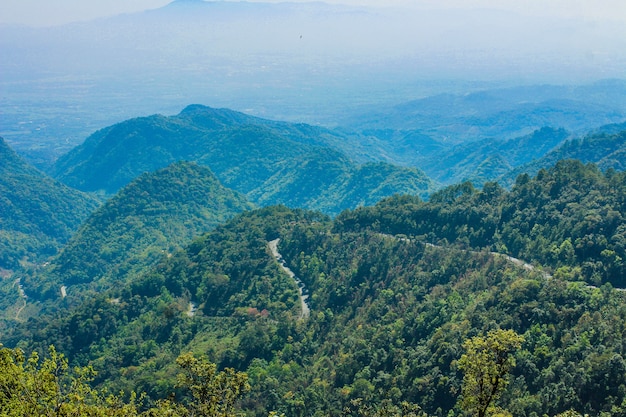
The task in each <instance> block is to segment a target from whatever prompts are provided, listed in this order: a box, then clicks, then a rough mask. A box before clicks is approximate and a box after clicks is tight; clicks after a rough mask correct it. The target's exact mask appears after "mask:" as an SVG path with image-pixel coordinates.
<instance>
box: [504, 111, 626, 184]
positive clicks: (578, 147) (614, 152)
mask: <svg viewBox="0 0 626 417" xmlns="http://www.w3.org/2000/svg"><path fill="white" fill-rule="evenodd" d="M564 159H577V160H580V161H582V162H584V163H594V164H597V165H598V166H599V167H600V168H601V169H602V170H608V169H614V170H616V171H624V170H626V123H621V124H613V125H609V126H606V127H603V128H599V129H598V133H594V134H590V135H587V136H584V137H581V138H574V139H569V140H567V141H565V142H564V143H562V144H561V145H560V146H558V147H556V148H555V149H553V150H552V151H550V152H548V153H546V154H545V155H544V156H542V157H541V158H537V159H536V160H534V161H531V162H528V163H526V164H524V165H522V166H520V167H517V168H516V169H513V170H511V171H510V172H508V173H507V174H506V175H503V176H502V177H501V178H500V179H499V180H500V181H501V182H502V183H503V184H507V185H509V184H512V183H513V182H514V181H515V178H516V177H517V176H518V175H519V174H521V173H528V174H530V175H535V174H536V173H537V172H538V171H539V170H540V169H541V168H544V167H548V166H551V165H554V164H556V163H557V162H558V161H561V160H564Z"/></svg>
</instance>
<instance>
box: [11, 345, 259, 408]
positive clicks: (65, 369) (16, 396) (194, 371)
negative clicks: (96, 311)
mask: <svg viewBox="0 0 626 417" xmlns="http://www.w3.org/2000/svg"><path fill="white" fill-rule="evenodd" d="M176 363H177V364H178V365H179V367H180V368H181V372H180V373H179V375H178V379H179V384H180V386H181V387H184V388H185V389H187V390H188V391H189V399H188V400H187V401H184V400H183V401H172V400H163V401H159V402H158V403H157V404H156V405H154V406H152V407H146V406H144V404H143V398H144V397H143V396H140V397H139V398H137V395H136V394H135V393H134V392H133V393H130V399H128V400H124V399H123V398H121V397H120V396H116V395H112V394H109V393H107V392H106V391H99V390H96V389H93V388H92V387H91V386H90V385H89V382H90V381H92V380H93V377H94V376H95V375H96V371H95V370H94V369H93V368H91V367H88V366H87V367H81V368H74V369H69V365H68V361H67V359H66V358H65V357H64V356H63V355H62V354H59V353H58V352H57V351H56V350H55V349H54V347H50V349H49V355H48V357H46V358H45V359H44V360H43V361H42V360H41V359H40V358H39V355H38V354H37V353H36V352H35V353H33V354H32V355H31V356H30V357H26V356H25V355H24V352H23V351H21V350H20V349H7V348H3V347H2V346H1V345H0V413H2V415H3V416H6V417H49V416H56V417H72V416H79V417H117V416H119V417H166V416H169V417H191V416H199V415H204V416H216V417H230V416H234V415H236V414H235V409H234V405H235V402H236V401H237V400H238V398H239V397H240V395H241V394H242V393H243V392H245V391H246V390H247V389H249V385H248V383H247V379H248V378H247V375H246V374H244V373H241V372H235V371H234V370H232V369H226V370H224V371H222V372H216V367H215V364H212V363H210V362H207V361H206V360H205V359H204V358H196V357H194V356H193V354H190V353H186V354H183V355H181V356H180V357H179V358H178V359H177V360H176Z"/></svg>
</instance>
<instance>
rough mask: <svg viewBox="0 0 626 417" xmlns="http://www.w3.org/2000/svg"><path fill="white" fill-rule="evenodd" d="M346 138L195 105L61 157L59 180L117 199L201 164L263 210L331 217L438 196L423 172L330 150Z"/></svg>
mask: <svg viewBox="0 0 626 417" xmlns="http://www.w3.org/2000/svg"><path fill="white" fill-rule="evenodd" d="M342 140H345V138H343V137H342V136H340V135H339V134H333V133H331V132H330V131H327V130H324V129H320V128H315V127H312V126H307V125H300V124H289V123H279V122H273V121H269V120H263V119H258V118H254V117H251V116H246V115H244V114H242V113H237V112H234V111H230V110H226V109H212V108H208V107H204V106H199V105H194V106H189V107H187V108H186V109H185V110H183V111H182V112H181V113H180V114H179V115H177V116H172V117H164V116H151V117H144V118H138V119H132V120H128V121H126V122H123V123H120V124H117V125H114V126H111V127H108V128H106V129H103V130H101V131H98V132H96V133H94V134H93V135H92V136H90V137H89V138H87V140H86V141H85V142H84V143H83V144H82V145H81V146H78V147H77V148H75V149H74V150H73V151H71V152H70V153H69V154H67V155H65V156H64V157H62V158H60V159H59V161H58V162H57V164H56V165H55V169H54V175H55V177H56V178H58V179H60V180H61V181H63V182H65V183H66V184H68V185H70V186H72V187H76V188H78V189H80V190H84V191H104V192H105V193H109V194H111V193H115V192H116V191H117V190H118V189H120V188H121V187H122V186H124V185H126V184H127V183H129V182H130V181H131V180H133V179H134V178H135V177H136V176H138V175H139V174H141V173H143V172H146V171H154V170H156V169H159V168H162V167H165V166H167V165H169V164H171V163H173V162H176V161H180V160H188V161H196V162H198V163H200V164H202V165H206V166H208V167H210V169H211V170H212V171H213V172H214V173H215V175H216V176H217V177H218V178H219V180H220V181H221V182H222V183H223V184H224V185H225V186H227V187H229V188H232V189H234V190H237V191H239V192H241V193H243V194H245V195H246V196H247V197H248V198H249V200H250V201H252V202H254V203H257V204H259V205H268V204H287V205H289V206H291V207H304V208H309V209H316V210H321V211H323V212H326V213H329V214H337V213H339V212H340V211H341V210H343V209H346V208H354V207H356V205H357V204H373V203H375V202H376V201H378V200H379V199H380V197H386V196H390V195H392V194H394V193H410V194H418V195H422V196H424V195H426V194H427V193H428V192H429V191H431V190H432V188H433V182H432V181H431V180H430V179H429V178H428V177H427V176H426V175H425V174H424V173H422V172H421V171H419V170H418V169H415V168H403V167H398V166H393V165H389V164H387V163H378V164H370V165H364V166H363V165H358V164H356V163H355V162H353V160H352V159H351V158H348V157H347V156H346V155H345V154H343V153H341V152H339V151H337V150H334V149H333V148H332V147H330V146H329V144H333V143H336V142H340V141H342ZM352 189H356V190H358V191H359V193H358V194H355V193H354V191H350V190H352Z"/></svg>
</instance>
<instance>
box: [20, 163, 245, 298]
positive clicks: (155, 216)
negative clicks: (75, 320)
mask: <svg viewBox="0 0 626 417" xmlns="http://www.w3.org/2000/svg"><path fill="white" fill-rule="evenodd" d="M251 208H252V204H250V203H248V202H247V201H246V199H245V197H243V196H242V195H240V194H238V193H236V192H234V191H232V190H230V189H227V188H225V187H223V186H222V185H221V184H220V182H219V181H218V180H217V178H216V177H215V176H214V175H213V173H212V172H211V171H210V170H209V169H208V168H206V167H202V166H199V165H197V164H194V163H189V162H178V163H174V164H172V165H170V166H168V167H166V168H163V169H161V170H158V171H156V172H153V173H146V174H143V175H141V176H140V177H139V178H137V179H136V180H134V181H133V182H132V183H130V184H129V185H127V186H126V187H124V188H123V189H122V190H121V191H119V192H118V193H117V194H116V195H115V196H114V197H113V198H111V199H110V200H108V201H107V202H106V203H105V204H104V205H103V206H102V207H100V208H99V209H98V210H96V211H95V212H94V213H93V214H92V215H91V216H90V217H89V218H88V219H87V221H86V222H85V224H84V225H83V226H82V227H81V228H80V230H79V231H78V232H77V233H76V234H75V235H74V236H73V237H72V239H71V240H70V241H69V243H68V244H67V245H66V246H65V247H64V249H63V251H62V252H61V253H60V254H59V255H58V256H57V257H56V258H55V259H54V260H52V261H51V262H50V263H49V264H48V265H46V266H45V267H43V268H41V269H39V270H38V271H36V272H35V271H29V273H27V274H23V279H22V282H23V284H24V286H25V288H26V290H27V293H28V294H29V295H30V296H31V297H34V298H36V299H39V300H41V299H46V298H58V297H60V296H61V290H60V288H61V286H64V287H65V288H67V290H66V289H64V290H63V293H64V295H65V294H69V295H70V296H71V295H72V294H74V293H76V292H81V291H85V290H86V289H91V290H92V291H98V292H101V291H104V290H106V289H110V288H112V287H114V286H117V285H120V284H121V283H125V282H127V281H129V280H130V279H132V278H133V277H135V276H136V275H137V274H138V273H139V272H141V271H144V270H146V269H147V268H149V267H150V266H151V265H153V264H154V263H155V262H156V261H157V260H158V259H160V258H161V257H163V256H165V255H166V254H171V252H173V251H175V250H177V249H178V248H180V247H182V246H184V245H186V244H187V243H189V242H190V241H191V239H192V238H193V237H195V236H198V235H200V234H202V233H205V232H207V231H209V230H210V229H212V228H214V227H215V226H217V225H218V224H220V223H223V222H224V221H225V220H227V219H228V218H230V217H232V216H234V215H235V214H236V213H239V212H241V211H244V210H249V209H251Z"/></svg>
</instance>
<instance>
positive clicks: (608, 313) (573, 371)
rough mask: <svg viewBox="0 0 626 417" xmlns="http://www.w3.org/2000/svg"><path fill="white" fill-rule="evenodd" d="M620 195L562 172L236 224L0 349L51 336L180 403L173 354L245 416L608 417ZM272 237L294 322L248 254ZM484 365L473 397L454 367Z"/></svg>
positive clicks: (604, 177) (622, 337) (619, 185)
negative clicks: (193, 364) (216, 377)
mask: <svg viewBox="0 0 626 417" xmlns="http://www.w3.org/2000/svg"><path fill="white" fill-rule="evenodd" d="M625 183H626V181H624V178H623V173H615V172H608V173H606V174H603V173H601V172H600V171H598V169H597V168H595V167H594V166H591V165H583V164H581V163H578V162H573V161H567V162H562V163H559V164H557V165H556V166H555V167H554V168H552V169H550V170H544V171H541V172H540V173H539V174H538V175H537V177H535V178H530V177H528V176H522V177H520V178H519V179H518V181H517V183H516V185H515V186H514V187H513V189H512V190H511V191H510V192H507V191H505V190H504V189H502V188H500V187H498V186H497V185H496V184H488V185H487V186H486V187H485V188H484V189H483V190H480V191H479V190H476V189H474V188H473V187H472V186H471V185H470V184H461V185H459V186H454V187H450V188H448V189H445V190H443V191H441V192H439V193H437V194H435V195H434V196H433V197H432V199H431V200H430V201H429V202H423V201H421V200H420V199H418V198H414V197H394V198H390V199H387V200H385V201H383V202H381V203H380V204H378V205H377V206H375V207H370V208H361V209H357V210H354V211H349V212H344V213H343V214H341V215H340V216H338V217H337V218H336V219H335V220H334V221H331V220H330V219H328V218H327V217H325V216H323V215H321V214H319V213H314V212H307V211H300V210H295V211H294V210H290V209H287V208H285V207H282V206H277V207H269V208H265V209H261V210H256V211H251V212H245V213H243V214H241V215H239V216H237V217H236V218H234V219H233V220H231V221H229V222H227V223H226V224H224V225H222V226H218V227H217V228H216V229H215V230H214V231H212V232H209V233H207V234H205V235H203V236H202V237H200V238H198V239H196V240H194V241H193V242H192V243H191V244H190V245H189V246H187V247H186V248H185V249H184V250H181V251H177V252H174V253H173V254H172V256H171V257H163V258H162V259H161V260H160V261H159V263H158V264H157V265H156V266H154V267H153V268H151V269H150V270H148V271H147V272H144V273H143V274H140V275H139V276H137V277H136V278H135V279H133V280H132V282H129V283H128V284H127V285H124V286H119V287H118V288H115V289H113V290H111V291H110V292H107V293H104V294H102V295H100V296H98V297H95V298H93V299H90V300H87V301H85V302H84V303H82V304H81V305H78V306H73V307H71V306H70V307H67V308H63V309H61V310H58V311H56V312H52V311H51V312H50V313H49V314H48V315H43V316H41V317H38V318H32V319H30V320H29V322H28V323H24V324H22V325H18V326H16V327H15V328H14V329H13V330H12V332H11V333H9V334H5V335H4V336H3V343H5V344H6V345H8V346H20V347H21V348H23V349H24V350H26V351H30V350H35V351H45V349H47V346H49V345H51V344H54V345H55V346H56V347H57V348H58V349H59V351H61V352H63V353H64V354H65V355H67V357H68V358H70V361H71V363H72V364H75V365H79V366H93V367H94V368H95V369H97V370H99V372H100V373H99V374H98V375H97V376H96V378H95V380H94V381H93V383H94V384H96V386H98V387H100V388H99V389H101V388H107V389H109V391H110V392H118V391H119V390H120V389H122V390H124V391H125V392H131V391H138V392H143V391H145V392H146V393H147V394H148V398H147V400H146V401H147V403H146V406H148V407H150V406H153V405H154V406H156V404H157V403H156V402H154V401H156V400H158V399H163V398H167V397H168V395H170V394H172V393H176V394H177V395H179V394H180V390H179V388H177V387H176V383H175V380H176V378H175V375H176V367H175V365H174V364H175V359H176V357H177V356H178V355H179V354H180V353H181V352H185V351H192V352H196V353H198V354H206V355H207V356H208V358H209V360H211V361H212V362H214V363H216V364H217V367H218V369H223V368H225V367H232V368H234V369H237V370H239V371H245V372H246V373H247V374H248V377H249V383H250V391H249V392H248V393H247V394H246V395H245V396H243V397H242V399H241V402H240V403H239V404H238V407H239V409H240V410H241V411H242V412H243V413H245V414H247V415H250V416H265V415H268V414H269V412H271V411H276V412H279V413H285V414H286V415H295V416H298V415H301V416H327V415H331V416H356V415H424V414H427V415H433V416H444V415H446V416H447V415H449V416H455V415H458V416H460V415H465V413H470V414H471V412H470V410H472V409H473V410H487V411H486V412H487V415H497V413H499V415H514V416H543V415H556V414H559V413H566V412H568V410H575V411H576V412H579V413H589V414H590V415H603V416H604V415H606V416H608V415H612V416H624V415H626V358H625V352H624V344H625V342H626V294H625V293H624V292H623V291H618V290H616V289H614V288H613V287H612V285H611V282H612V283H613V285H617V284H618V283H619V282H620V281H619V280H620V279H621V278H620V275H619V273H620V269H619V268H621V266H620V265H619V264H617V263H609V262H608V261H607V259H609V260H611V259H613V261H614V262H617V261H618V260H617V257H618V256H619V257H621V256H622V255H621V254H622V252H619V251H620V250H623V248H622V247H621V246H619V244H620V240H619V239H618V238H616V237H615V236H617V237H619V233H621V232H620V230H622V229H623V218H622V217H621V213H623V212H624V206H623V204H624V201H626V199H625V196H626V192H625V189H624V184H625ZM595 212H597V213H598V214H597V215H594V213H595ZM557 214H558V215H557ZM598 221H600V223H598ZM276 238H280V239H281V240H280V243H279V251H280V253H281V254H282V256H283V257H284V259H285V260H286V262H287V264H288V266H289V267H290V268H291V269H292V270H293V271H294V272H295V273H296V275H297V276H298V277H299V279H300V280H301V281H302V282H303V283H304V285H305V291H306V292H307V293H308V294H309V295H310V298H309V299H308V302H309V305H310V308H311V315H310V317H309V318H307V319H302V318H301V317H300V314H299V310H300V303H299V300H298V292H297V288H296V283H295V282H294V281H293V280H292V279H291V278H289V277H288V276H287V274H285V273H284V272H283V271H282V270H281V268H280V266H279V264H278V263H277V262H276V260H275V259H274V258H273V257H272V256H271V252H270V250H269V249H268V246H267V245H268V241H270V240H274V239H276ZM578 239H580V240H578ZM605 241H606V243H604V242H605ZM566 242H569V244H568V243H566ZM588 242H592V243H594V244H595V242H599V243H600V244H605V245H606V246H602V247H598V248H596V247H595V246H593V245H589V244H588ZM433 244H436V245H433ZM570 245H571V247H570ZM621 248H622V249H621ZM591 249H593V251H592V250H591ZM596 249H599V252H598V251H597V250H596ZM493 250H497V251H499V252H501V253H508V254H512V255H515V256H517V257H520V258H522V259H524V260H526V261H532V262H533V263H535V268H534V269H531V268H528V267H525V266H524V265H522V264H520V263H516V262H514V261H513V260H511V259H509V258H506V257H505V256H503V255H500V254H496V253H493V252H492V251H493ZM607 251H613V252H614V255H615V256H614V257H613V258H611V257H607V254H609V252H607ZM596 252H597V253H596ZM603 253H604V254H603ZM526 255H529V256H530V257H529V258H525V256H526ZM544 261H545V264H544V263H543V262H544ZM600 263H601V265H600ZM611 268H617V269H611ZM546 271H549V272H552V273H551V274H550V275H548V274H547V273H546ZM583 279H590V280H591V283H592V284H595V285H597V286H598V287H599V288H598V287H594V286H593V285H589V284H590V283H589V282H585V281H584V280H583ZM596 281H597V283H596ZM605 282H606V283H605ZM600 284H601V286H600ZM194 306H195V307H196V309H194ZM499 332H500V333H499ZM497 335H503V337H504V338H498V337H496V336H497ZM517 335H519V336H517ZM484 347H487V350H485V349H484ZM490 351H492V352H496V353H497V355H496V356H489V354H488V353H487V352H490ZM498 352H500V353H498ZM464 355H465V356H464ZM509 355H510V356H509ZM463 358H465V359H463ZM490 358H495V359H490ZM492 360H493V361H495V363H496V365H497V364H498V363H499V364H500V365H502V366H501V368H498V367H497V366H496V367H494V368H493V369H494V372H496V373H495V374H494V375H495V378H496V379H494V376H493V375H492V376H491V377H489V380H490V381H496V382H497V384H495V385H497V387H496V388H495V395H493V396H481V395H482V394H480V391H476V390H474V389H472V384H473V383H472V381H478V380H479V378H482V376H480V375H479V374H478V373H476V369H474V368H472V367H471V366H470V364H471V363H474V362H479V361H483V363H485V366H483V367H481V368H480V369H482V370H485V371H488V370H489V369H492V368H490V365H489V364H490V363H493V362H490V361H492ZM468 375H469V376H468ZM498 378H500V379H498ZM464 381H465V382H464ZM474 384H475V382H474ZM472 396H474V397H475V398H477V399H478V401H474V400H473V399H472V398H473V397H472ZM481 398H482V399H481ZM487 400H488V401H487ZM485 405H486V408H485V407H483V406H485ZM481 407H482V408H481ZM477 412H478V411H477ZM490 413H491V414H490ZM564 415H575V414H573V412H570V413H569V414H564Z"/></svg>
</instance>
